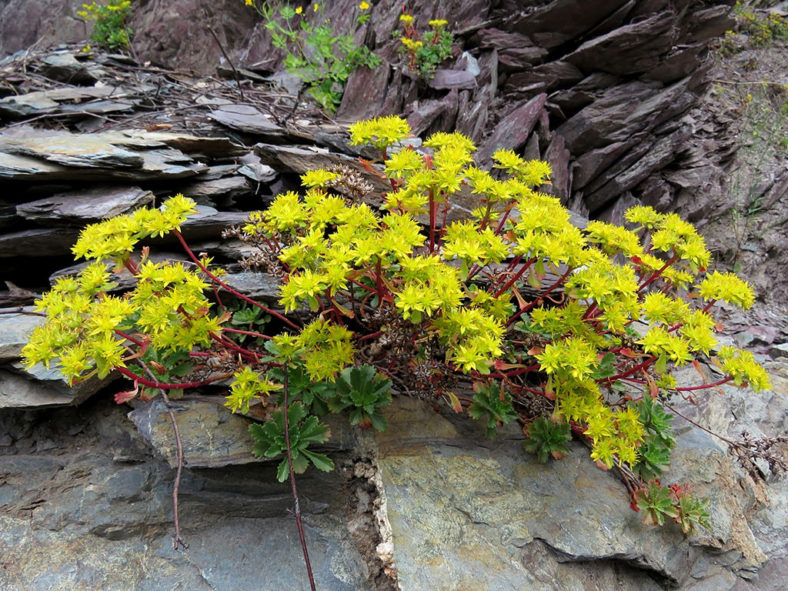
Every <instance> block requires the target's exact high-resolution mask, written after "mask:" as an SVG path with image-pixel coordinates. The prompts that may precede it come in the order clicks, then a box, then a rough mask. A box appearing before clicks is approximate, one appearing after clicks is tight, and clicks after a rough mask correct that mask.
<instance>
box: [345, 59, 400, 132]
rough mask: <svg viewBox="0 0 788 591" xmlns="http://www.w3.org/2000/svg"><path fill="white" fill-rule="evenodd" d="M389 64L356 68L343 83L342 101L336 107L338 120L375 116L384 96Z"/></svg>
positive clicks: (379, 109)
mask: <svg viewBox="0 0 788 591" xmlns="http://www.w3.org/2000/svg"><path fill="white" fill-rule="evenodd" d="M390 74H391V72H390V66H389V65H388V64H387V63H383V64H381V65H380V66H378V67H376V68H356V69H355V70H353V73H351V74H350V77H349V78H348V80H347V82H346V83H345V92H344V93H342V102H341V103H340V104H339V107H338V108H337V119H339V120H340V121H351V122H353V121H360V120H362V119H371V118H372V117H375V116H377V115H378V114H379V113H380V111H381V107H382V105H383V101H384V100H385V98H386V88H387V86H388V81H389V77H390Z"/></svg>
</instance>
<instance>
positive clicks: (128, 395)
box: [114, 382, 140, 404]
mask: <svg viewBox="0 0 788 591" xmlns="http://www.w3.org/2000/svg"><path fill="white" fill-rule="evenodd" d="M139 393H140V385H139V383H137V382H134V389H133V390H126V391H125V392H117V393H116V394H115V397H114V398H115V404H123V403H124V402H128V401H129V400H134V399H135V398H136V397H137V395H138V394H139Z"/></svg>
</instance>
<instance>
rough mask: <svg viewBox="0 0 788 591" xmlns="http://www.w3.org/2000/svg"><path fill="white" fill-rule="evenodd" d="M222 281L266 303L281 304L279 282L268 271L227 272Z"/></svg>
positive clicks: (271, 304)
mask: <svg viewBox="0 0 788 591" xmlns="http://www.w3.org/2000/svg"><path fill="white" fill-rule="evenodd" d="M222 281H224V282H225V283H227V285H229V286H230V287H232V288H233V289H235V290H236V291H239V292H241V293H242V294H244V295H245V296H248V297H250V298H253V299H255V300H258V301H260V302H262V303H264V304H266V305H269V306H273V305H278V304H279V282H278V281H277V280H276V279H275V278H274V277H273V276H271V275H269V274H268V273H255V272H253V271H246V272H242V273H227V275H225V276H224V277H222Z"/></svg>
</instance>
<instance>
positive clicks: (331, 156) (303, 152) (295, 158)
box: [254, 143, 391, 194]
mask: <svg viewBox="0 0 788 591" xmlns="http://www.w3.org/2000/svg"><path fill="white" fill-rule="evenodd" d="M254 152H255V154H257V155H258V156H259V157H260V161H261V162H262V163H263V164H266V165H268V166H271V167H272V168H274V169H275V170H278V171H284V172H292V173H295V174H304V173H305V172H306V171H308V170H315V169H316V168H327V167H329V166H339V165H345V166H349V167H350V168H351V169H352V170H353V171H355V172H357V173H358V174H360V175H361V176H362V177H363V178H364V180H365V181H367V182H369V183H371V184H372V186H373V187H374V192H375V193H380V194H382V193H386V192H388V191H390V190H391V186H390V185H388V184H387V183H386V182H384V181H383V180H381V178H380V177H379V176H377V175H374V174H370V173H369V171H367V170H366V169H365V168H364V167H363V166H361V164H360V163H359V162H358V159H356V158H351V157H350V156H346V155H345V154H337V153H334V152H329V151H328V150H326V149H323V148H311V149H309V148H301V147H296V146H273V145H270V144H262V143H261V144H255V146H254Z"/></svg>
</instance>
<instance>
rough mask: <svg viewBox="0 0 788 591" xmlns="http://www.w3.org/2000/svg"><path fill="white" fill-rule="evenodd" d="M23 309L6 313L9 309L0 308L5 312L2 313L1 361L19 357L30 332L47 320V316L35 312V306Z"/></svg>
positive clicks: (0, 326)
mask: <svg viewBox="0 0 788 591" xmlns="http://www.w3.org/2000/svg"><path fill="white" fill-rule="evenodd" d="M23 310H24V311H23V312H14V313H13V314H8V313H6V312H9V310H0V312H3V313H2V314H0V362H6V361H12V360H15V359H19V357H20V356H21V354H22V347H24V346H25V345H26V344H27V339H28V338H29V337H30V333H32V332H33V329H34V328H36V327H37V326H41V325H42V324H44V322H45V318H44V317H43V316H39V315H38V314H37V313H35V312H34V308H33V307H26V308H24V309H23ZM24 312H30V313H28V314H26V313H24Z"/></svg>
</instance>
